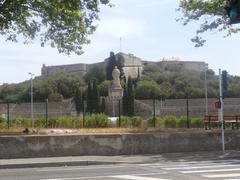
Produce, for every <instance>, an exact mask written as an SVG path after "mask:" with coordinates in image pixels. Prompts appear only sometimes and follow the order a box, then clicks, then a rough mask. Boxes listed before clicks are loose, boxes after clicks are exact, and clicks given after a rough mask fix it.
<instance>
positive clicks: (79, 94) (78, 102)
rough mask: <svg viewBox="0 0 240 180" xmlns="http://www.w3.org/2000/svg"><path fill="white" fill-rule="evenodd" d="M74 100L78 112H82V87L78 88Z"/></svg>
mask: <svg viewBox="0 0 240 180" xmlns="http://www.w3.org/2000/svg"><path fill="white" fill-rule="evenodd" d="M74 102H75V108H76V111H77V114H78V115H79V114H80V112H81V111H82V110H83V94H82V91H81V90H80V88H77V90H76V92H75V94H74Z"/></svg>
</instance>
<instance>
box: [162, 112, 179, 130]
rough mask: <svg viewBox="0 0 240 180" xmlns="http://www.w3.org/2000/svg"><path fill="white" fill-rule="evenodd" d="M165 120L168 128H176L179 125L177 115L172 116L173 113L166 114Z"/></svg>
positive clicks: (165, 125)
mask: <svg viewBox="0 0 240 180" xmlns="http://www.w3.org/2000/svg"><path fill="white" fill-rule="evenodd" d="M163 121H164V127H166V128H176V126H177V118H176V116H171V115H168V116H164V117H163Z"/></svg>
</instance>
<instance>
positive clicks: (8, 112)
mask: <svg viewBox="0 0 240 180" xmlns="http://www.w3.org/2000/svg"><path fill="white" fill-rule="evenodd" d="M9 109H10V108H9V102H8V103H7V123H8V129H9V128H10V110H9Z"/></svg>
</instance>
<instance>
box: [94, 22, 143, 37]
mask: <svg viewBox="0 0 240 180" xmlns="http://www.w3.org/2000/svg"><path fill="white" fill-rule="evenodd" d="M146 24H147V23H146V22H145V21H144V20H138V19H136V20H135V19H108V20H103V21H101V22H100V23H99V27H98V32H99V33H102V34H105V35H106V34H107V35H110V36H113V37H126V36H141V35H142V34H143V33H144V28H145V26H146Z"/></svg>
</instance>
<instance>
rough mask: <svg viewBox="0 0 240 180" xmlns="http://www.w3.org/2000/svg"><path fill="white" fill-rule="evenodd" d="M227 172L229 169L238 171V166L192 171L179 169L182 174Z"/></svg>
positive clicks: (239, 169)
mask: <svg viewBox="0 0 240 180" xmlns="http://www.w3.org/2000/svg"><path fill="white" fill-rule="evenodd" d="M224 171H225V172H229V171H240V168H235V169H204V170H194V171H180V173H183V174H191V173H206V172H224Z"/></svg>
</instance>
